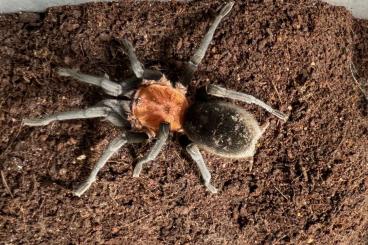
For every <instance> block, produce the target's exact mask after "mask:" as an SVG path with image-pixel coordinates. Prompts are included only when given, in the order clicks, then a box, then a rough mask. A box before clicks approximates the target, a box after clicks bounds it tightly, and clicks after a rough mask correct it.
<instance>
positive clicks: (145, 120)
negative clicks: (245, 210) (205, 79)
mask: <svg viewBox="0 0 368 245" xmlns="http://www.w3.org/2000/svg"><path fill="white" fill-rule="evenodd" d="M233 5H234V2H229V3H227V4H225V5H224V6H223V7H222V9H221V10H220V11H219V13H218V14H217V16H216V18H215V20H214V22H213V23H212V25H211V26H210V28H209V30H208V31H207V33H206V34H205V36H204V38H203V40H202V41H201V43H200V45H199V47H198V49H197V50H196V52H195V53H194V55H193V56H192V57H191V58H190V60H189V61H188V62H186V63H185V69H184V73H183V76H182V77H181V79H179V80H180V81H177V82H176V83H171V82H170V81H169V80H168V79H167V78H166V77H165V75H163V74H162V73H161V72H159V71H156V70H150V69H146V68H144V67H143V65H142V64H141V62H139V60H138V59H137V56H136V54H135V51H134V48H133V45H132V44H131V43H130V42H129V41H128V40H126V39H124V40H123V41H122V44H123V45H122V46H123V50H124V52H125V53H126V54H127V56H128V57H129V61H130V65H131V68H132V70H133V72H134V74H135V78H134V79H131V80H127V81H123V82H120V83H118V82H114V81H111V80H109V78H108V77H106V76H104V77H95V76H90V75H87V74H83V73H79V72H77V71H76V70H73V69H66V68H59V69H58V74H59V75H61V76H69V77H72V78H74V79H77V80H79V81H82V82H85V83H88V84H93V85H96V86H99V87H101V88H102V89H103V90H104V92H105V93H106V94H108V95H110V96H114V97H117V98H116V99H106V100H103V101H101V102H100V103H98V104H97V105H95V106H93V107H90V108H87V109H85V110H76V111H69V112H60V113H56V114H53V115H49V116H46V117H43V118H38V119H25V120H24V124H25V125H29V126H42V125H47V124H49V123H51V122H54V121H62V120H69V119H84V118H98V117H101V118H105V119H107V120H108V121H110V122H111V123H113V124H114V125H116V126H118V127H120V128H121V130H122V133H121V135H120V136H119V137H117V138H116V139H114V140H113V141H112V142H111V143H110V144H109V145H108V146H107V149H106V150H105V151H104V152H103V154H102V156H101V157H100V159H99V160H98V162H97V163H96V165H95V166H94V168H93V170H92V172H91V173H90V175H89V176H88V178H87V179H86V180H85V181H84V182H82V184H81V185H79V186H78V187H77V189H75V190H74V194H75V195H77V196H81V195H82V194H83V193H84V192H85V191H86V190H87V189H88V188H89V187H90V186H91V184H92V183H93V182H95V181H96V177H97V174H98V172H99V170H100V169H101V168H102V167H103V166H104V165H105V164H106V162H107V161H108V159H109V158H110V157H111V156H112V155H113V154H114V153H115V152H117V151H118V150H119V148H120V147H122V146H123V145H125V144H127V143H139V142H144V141H146V140H148V139H152V138H156V142H155V143H154V145H153V147H152V149H151V150H150V151H149V152H148V154H146V155H145V156H144V157H143V158H142V159H140V160H139V161H138V163H137V164H136V165H135V168H134V171H133V176H134V177H138V176H139V174H140V172H141V170H142V167H143V165H144V164H145V163H147V162H149V161H152V160H154V159H155V158H156V157H157V155H158V154H159V153H160V151H161V150H162V148H163V147H164V145H165V142H166V141H167V139H168V137H169V134H170V132H176V133H179V134H184V135H186V137H187V138H188V139H189V140H190V143H188V144H187V145H186V151H187V152H188V154H189V155H190V156H191V158H192V159H193V161H194V162H196V164H197V166H198V168H199V171H200V173H201V176H202V178H203V180H204V184H205V186H206V187H207V189H208V190H209V191H210V192H212V193H216V192H217V189H216V188H215V187H214V186H213V185H211V183H210V180H211V174H210V172H209V171H208V169H207V167H206V164H205V162H204V160H203V157H202V155H201V153H200V151H199V148H202V149H204V150H207V151H209V152H211V153H214V154H216V155H219V156H222V157H229V158H249V160H252V158H253V155H254V154H255V149H256V144H257V141H258V139H259V138H260V137H261V136H262V134H263V132H264V131H265V129H266V128H267V127H268V124H267V123H266V124H264V125H262V126H259V124H258V122H257V121H256V120H255V119H254V117H253V115H252V114H251V113H249V112H247V111H246V110H244V109H242V108H241V107H239V106H235V105H233V104H231V103H228V102H219V101H211V100H208V101H190V100H189V98H188V97H187V96H186V88H187V86H188V85H189V83H190V81H191V79H192V77H193V74H194V72H195V71H196V70H197V66H198V65H199V63H200V62H201V60H202V59H203V57H204V56H205V53H206V51H207V48H208V46H209V44H210V42H211V40H212V38H213V34H214V32H215V30H216V28H217V26H218V25H219V23H220V22H221V20H222V19H223V18H224V17H225V16H226V15H227V14H228V13H229V12H230V10H231V9H232V7H233ZM206 92H207V94H208V95H209V96H215V97H222V98H229V99H234V100H239V101H242V102H246V103H254V104H256V105H258V106H261V107H263V108H264V109H266V110H267V111H269V112H270V113H272V114H274V115H275V116H277V117H278V118H280V119H282V120H284V121H286V120H287V116H286V115H285V114H283V113H282V112H280V111H278V110H275V109H273V108H271V107H270V106H269V105H267V104H265V103H264V102H262V101H261V100H258V99H256V98H255V97H253V96H251V95H248V94H244V93H239V92H236V91H233V90H228V89H225V88H222V87H220V86H217V85H213V84H210V85H208V86H207V87H206Z"/></svg>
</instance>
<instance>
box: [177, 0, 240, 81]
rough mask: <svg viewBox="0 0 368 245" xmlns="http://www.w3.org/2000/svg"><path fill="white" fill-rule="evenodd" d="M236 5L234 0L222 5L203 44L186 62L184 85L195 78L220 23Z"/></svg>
mask: <svg viewBox="0 0 368 245" xmlns="http://www.w3.org/2000/svg"><path fill="white" fill-rule="evenodd" d="M233 6H234V2H232V1H231V2H228V3H227V4H226V5H225V6H223V7H222V9H221V10H220V12H219V13H218V15H217V16H216V18H215V20H214V21H213V23H212V25H211V26H210V28H209V29H208V31H207V33H206V34H205V36H204V37H203V39H202V41H201V44H200V45H199V47H198V49H197V50H196V51H195V53H194V55H193V56H192V57H191V58H190V60H189V62H187V63H186V65H185V68H184V74H183V77H182V83H183V85H184V86H187V85H188V84H189V83H190V81H191V80H192V78H193V74H194V72H195V71H196V70H197V66H198V65H199V63H201V61H202V59H203V58H204V56H205V54H206V51H207V49H208V46H209V45H210V43H211V41H212V38H213V35H214V33H215V31H216V29H217V27H218V25H219V24H220V22H221V20H222V19H223V18H224V17H225V16H226V15H227V14H228V13H229V12H230V10H231V9H232V7H233Z"/></svg>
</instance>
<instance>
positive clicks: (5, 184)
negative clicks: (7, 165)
mask: <svg viewBox="0 0 368 245" xmlns="http://www.w3.org/2000/svg"><path fill="white" fill-rule="evenodd" d="M0 174H1V180H2V181H3V185H4V187H5V189H6V190H7V191H8V192H9V194H10V196H11V197H12V198H14V196H13V193H12V192H11V190H10V187H9V185H8V182H6V178H5V174H4V172H3V171H2V170H1V171H0Z"/></svg>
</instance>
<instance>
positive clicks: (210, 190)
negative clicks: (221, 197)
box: [206, 184, 218, 194]
mask: <svg viewBox="0 0 368 245" xmlns="http://www.w3.org/2000/svg"><path fill="white" fill-rule="evenodd" d="M206 187H207V190H208V191H209V192H211V193H212V194H217V192H218V190H217V189H216V188H215V187H214V186H213V185H211V184H206Z"/></svg>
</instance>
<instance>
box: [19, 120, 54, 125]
mask: <svg viewBox="0 0 368 245" xmlns="http://www.w3.org/2000/svg"><path fill="white" fill-rule="evenodd" d="M49 123H50V122H47V121H44V120H43V119H23V121H22V124H23V125H26V126H45V125H47V124H49Z"/></svg>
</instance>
